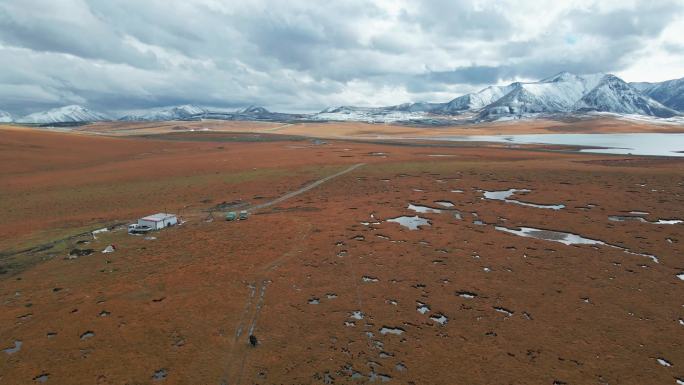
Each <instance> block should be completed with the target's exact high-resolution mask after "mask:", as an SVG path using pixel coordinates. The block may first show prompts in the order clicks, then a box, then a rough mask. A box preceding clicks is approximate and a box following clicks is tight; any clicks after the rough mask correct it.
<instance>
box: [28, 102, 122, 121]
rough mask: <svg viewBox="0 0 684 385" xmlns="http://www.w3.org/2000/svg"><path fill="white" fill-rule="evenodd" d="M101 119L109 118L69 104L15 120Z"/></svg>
mask: <svg viewBox="0 0 684 385" xmlns="http://www.w3.org/2000/svg"><path fill="white" fill-rule="evenodd" d="M103 120H109V118H108V117H107V116H106V115H104V114H101V113H99V112H95V111H90V110H89V109H87V108H85V107H83V106H78V105H70V106H64V107H59V108H53V109H51V110H47V111H43V112H36V113H33V114H30V115H26V116H24V117H23V118H20V119H17V122H18V123H30V124H55V123H84V122H99V121H103Z"/></svg>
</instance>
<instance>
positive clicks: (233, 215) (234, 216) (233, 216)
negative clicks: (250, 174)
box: [226, 211, 238, 222]
mask: <svg viewBox="0 0 684 385" xmlns="http://www.w3.org/2000/svg"><path fill="white" fill-rule="evenodd" d="M237 219H238V216H237V213H236V212H235V211H230V212H229V213H228V214H226V220H227V221H229V222H232V221H234V220H237Z"/></svg>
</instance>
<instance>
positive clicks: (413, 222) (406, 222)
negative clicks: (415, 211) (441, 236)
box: [387, 215, 430, 230]
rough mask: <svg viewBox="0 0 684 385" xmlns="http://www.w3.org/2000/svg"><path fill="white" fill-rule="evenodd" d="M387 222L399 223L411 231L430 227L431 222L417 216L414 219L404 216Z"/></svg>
mask: <svg viewBox="0 0 684 385" xmlns="http://www.w3.org/2000/svg"><path fill="white" fill-rule="evenodd" d="M387 222H394V223H398V224H400V225H402V226H404V227H406V228H407V229H409V230H418V228H419V227H420V226H430V221H428V220H427V219H425V218H421V217H419V216H417V215H416V216H413V217H407V216H402V217H397V218H391V219H388V220H387Z"/></svg>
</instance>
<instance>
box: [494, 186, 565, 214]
mask: <svg viewBox="0 0 684 385" xmlns="http://www.w3.org/2000/svg"><path fill="white" fill-rule="evenodd" d="M531 191H532V190H528V189H515V188H512V189H508V190H501V191H485V192H484V197H485V199H491V200H497V201H504V202H507V203H515V204H517V205H521V206H529V207H536V208H538V209H551V210H560V209H562V208H564V207H565V205H560V204H559V205H540V204H536V203H530V202H523V201H519V200H515V199H509V198H510V197H512V196H513V195H514V194H515V193H518V192H531Z"/></svg>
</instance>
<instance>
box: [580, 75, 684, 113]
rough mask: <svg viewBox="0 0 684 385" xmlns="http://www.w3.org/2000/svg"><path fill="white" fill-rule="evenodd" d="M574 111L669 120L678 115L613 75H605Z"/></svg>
mask: <svg viewBox="0 0 684 385" xmlns="http://www.w3.org/2000/svg"><path fill="white" fill-rule="evenodd" d="M574 110H575V111H601V112H614V113H619V114H638V115H648V116H656V117H659V118H669V117H672V116H675V115H678V113H677V111H675V110H672V109H670V108H668V107H665V106H664V105H662V104H660V103H658V102H657V101H655V100H653V99H651V98H650V97H648V96H646V95H644V94H642V93H640V92H639V91H637V89H635V88H634V87H632V86H630V85H629V84H627V83H625V81H624V80H622V79H620V78H618V77H617V76H615V75H605V76H604V77H603V78H601V81H600V82H599V84H597V86H596V87H594V88H593V89H592V90H591V91H590V92H588V93H587V94H586V95H584V96H583V97H582V99H581V100H579V101H578V102H577V104H576V105H575V106H574Z"/></svg>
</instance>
